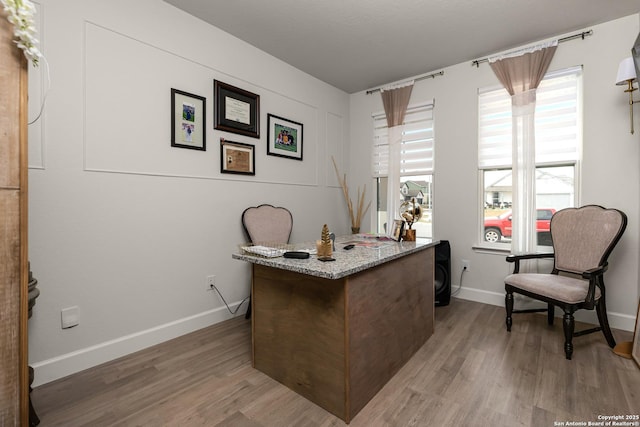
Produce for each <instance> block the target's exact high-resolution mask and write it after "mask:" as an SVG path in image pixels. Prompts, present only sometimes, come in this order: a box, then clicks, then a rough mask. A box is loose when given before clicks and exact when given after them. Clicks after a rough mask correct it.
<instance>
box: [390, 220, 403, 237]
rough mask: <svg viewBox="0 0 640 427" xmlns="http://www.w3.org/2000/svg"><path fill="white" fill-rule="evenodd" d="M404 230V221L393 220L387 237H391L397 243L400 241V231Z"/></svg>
mask: <svg viewBox="0 0 640 427" xmlns="http://www.w3.org/2000/svg"><path fill="white" fill-rule="evenodd" d="M403 230H404V221H402V220H401V219H394V220H393V222H392V223H391V229H390V233H389V237H391V238H392V239H393V240H395V241H396V242H399V241H400V239H402V231H403Z"/></svg>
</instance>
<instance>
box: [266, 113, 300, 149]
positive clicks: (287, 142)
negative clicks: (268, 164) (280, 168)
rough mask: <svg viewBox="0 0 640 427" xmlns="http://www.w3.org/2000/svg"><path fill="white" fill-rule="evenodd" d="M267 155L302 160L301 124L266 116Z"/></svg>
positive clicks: (271, 115)
mask: <svg viewBox="0 0 640 427" xmlns="http://www.w3.org/2000/svg"><path fill="white" fill-rule="evenodd" d="M267 123H268V128H269V134H268V138H267V140H268V141H267V154H268V155H270V156H280V157H287V158H289V159H296V160H302V142H303V141H302V123H297V122H294V121H291V120H287V119H284V118H282V117H278V116H274V115H273V114H268V115H267Z"/></svg>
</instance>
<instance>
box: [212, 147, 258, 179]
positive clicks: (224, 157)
mask: <svg viewBox="0 0 640 427" xmlns="http://www.w3.org/2000/svg"><path fill="white" fill-rule="evenodd" d="M220 172H221V173H233V174H240V175H255V174H256V150H255V146H254V145H251V144H244V143H242V142H233V141H227V140H225V139H223V138H220Z"/></svg>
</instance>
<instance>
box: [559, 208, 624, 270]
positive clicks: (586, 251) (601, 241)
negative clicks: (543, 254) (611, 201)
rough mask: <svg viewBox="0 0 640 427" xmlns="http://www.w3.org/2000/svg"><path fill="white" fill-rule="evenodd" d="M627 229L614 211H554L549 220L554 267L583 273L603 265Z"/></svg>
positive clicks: (587, 209)
mask: <svg viewBox="0 0 640 427" xmlns="http://www.w3.org/2000/svg"><path fill="white" fill-rule="evenodd" d="M626 226H627V216H626V215H625V214H624V213H623V212H621V211H619V210H617V209H605V208H603V207H602V206H597V205H587V206H583V207H581V208H568V209H563V210H560V211H558V212H556V213H555V214H554V215H553V217H552V218H551V238H552V240H553V249H554V253H555V268H556V269H558V270H560V271H566V272H571V273H582V272H583V271H587V270H589V269H592V268H596V267H599V266H602V265H604V264H605V263H606V261H607V258H608V257H609V254H610V253H611V251H612V250H613V248H614V247H615V245H616V244H617V243H618V241H619V240H620V237H621V236H622V233H623V232H624V230H625V228H626Z"/></svg>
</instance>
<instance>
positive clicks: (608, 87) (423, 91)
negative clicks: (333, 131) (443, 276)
mask: <svg viewBox="0 0 640 427" xmlns="http://www.w3.org/2000/svg"><path fill="white" fill-rule="evenodd" d="M590 28H592V29H593V32H594V33H593V36H591V37H587V38H585V39H584V40H580V39H578V40H575V41H569V42H566V43H562V44H560V46H559V47H558V49H557V51H556V54H555V57H554V58H553V61H552V63H551V66H550V70H556V69H562V68H566V67H570V66H574V65H580V64H582V65H583V66H584V79H583V83H584V140H583V141H584V142H583V161H582V187H581V188H580V203H581V204H589V203H596V204H601V205H604V206H609V207H616V208H619V209H621V210H623V211H624V212H625V213H626V214H627V215H628V218H629V225H628V227H627V231H626V233H625V235H624V236H623V238H622V240H621V242H620V243H619V245H618V246H617V248H616V249H615V251H614V252H613V254H612V256H611V257H610V259H609V261H610V265H611V268H610V270H609V272H608V273H607V274H606V277H605V282H606V283H607V290H608V293H607V299H608V301H607V307H608V311H609V316H610V317H609V320H610V322H611V324H612V325H613V326H614V327H616V328H621V329H626V330H633V327H634V319H635V314H636V310H637V304H638V295H639V292H640V290H639V285H638V283H639V281H638V257H639V245H640V242H639V227H638V222H639V219H640V211H639V198H638V194H639V174H638V171H639V169H640V168H639V167H638V164H639V161H640V159H639V157H638V151H639V150H638V146H639V145H640V133H638V132H636V134H635V135H631V134H630V132H629V106H628V97H627V94H625V93H624V92H623V89H622V87H620V86H615V78H616V73H617V69H618V64H619V63H620V60H622V59H623V58H625V57H627V56H630V50H631V46H632V44H633V41H634V40H635V38H636V37H637V35H638V31H639V16H638V15H632V16H628V17H625V18H622V19H619V20H615V21H612V22H608V23H605V24H602V25H597V26H594V27H590ZM573 33H574V32H571V33H569V34H573ZM558 36H559V37H562V36H565V34H559V35H558ZM428 71H439V70H425V73H426V72H428ZM444 71H445V74H444V76H442V77H436V78H435V79H427V80H422V81H418V82H416V84H415V86H414V89H413V93H412V95H411V101H410V104H415V103H419V102H423V101H425V100H429V99H432V98H435V109H434V116H435V134H436V143H435V144H436V148H435V150H436V151H435V170H436V172H435V203H434V211H435V212H434V236H435V238H436V239H441V240H449V241H450V243H451V248H452V280H453V284H454V288H457V287H458V285H459V284H460V272H461V268H462V266H461V259H467V260H470V261H471V268H470V270H469V271H468V272H466V273H465V274H464V278H463V287H462V290H461V293H460V297H462V298H466V299H472V300H477V301H482V302H487V303H491V304H496V305H503V302H504V281H503V279H504V276H505V275H507V274H508V273H509V269H508V268H509V266H508V264H507V263H506V262H505V260H504V259H505V254H503V253H498V254H496V253H488V252H486V251H481V250H477V249H475V250H474V249H473V248H474V246H476V245H477V244H478V243H479V242H478V240H479V236H478V226H479V222H480V215H479V208H478V206H479V205H480V204H481V198H480V195H479V194H478V172H477V91H478V89H479V88H482V87H487V86H494V85H498V84H499V83H498V80H497V79H496V77H495V76H494V74H493V72H492V71H491V69H490V67H489V66H488V65H487V64H481V65H480V67H479V68H476V67H474V66H472V65H471V63H470V62H465V63H462V64H457V65H453V66H451V67H447V68H445V69H444ZM382 110H383V107H382V102H381V100H380V95H379V94H378V93H375V94H373V95H366V94H365V93H364V92H361V93H357V94H353V95H352V96H351V114H350V117H351V138H350V141H351V146H350V150H351V169H350V170H351V171H352V173H353V174H354V176H358V177H361V179H362V181H361V184H362V183H364V182H366V183H367V184H369V185H371V184H372V181H371V180H370V178H369V179H367V177H368V176H369V177H370V168H369V165H368V163H367V162H366V160H367V159H368V158H369V156H370V153H371V148H370V147H371V140H372V137H371V135H372V130H371V114H372V113H374V112H379V111H382ZM638 110H639V109H638V108H636V110H635V112H636V114H635V121H636V128H638V127H639V126H640V114H638ZM361 159H363V161H360V160H361ZM370 220H371V219H370ZM453 304H455V301H454V302H453ZM580 318H583V319H586V320H588V321H590V322H594V323H597V320H596V318H595V314H594V313H592V312H589V313H587V315H586V316H581V317H580Z"/></svg>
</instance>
